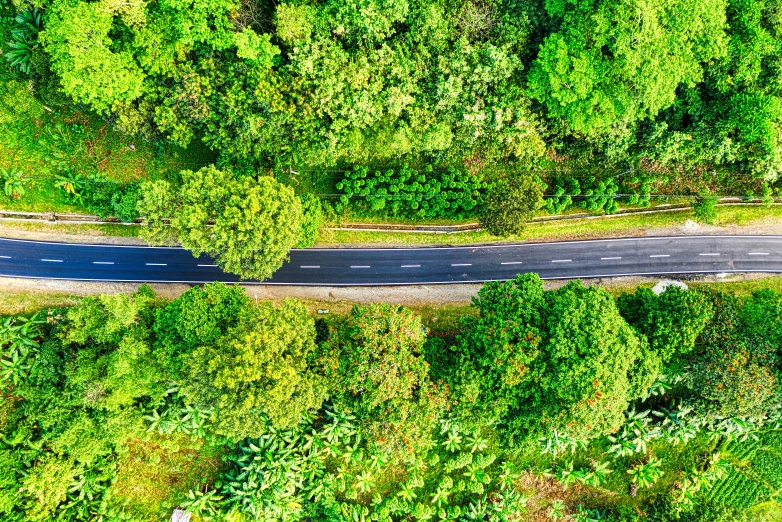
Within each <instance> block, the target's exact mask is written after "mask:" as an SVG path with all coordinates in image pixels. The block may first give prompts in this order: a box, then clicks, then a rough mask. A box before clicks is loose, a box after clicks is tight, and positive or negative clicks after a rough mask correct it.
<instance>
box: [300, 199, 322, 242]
mask: <svg viewBox="0 0 782 522" xmlns="http://www.w3.org/2000/svg"><path fill="white" fill-rule="evenodd" d="M299 199H300V200H301V209H302V218H303V219H302V222H301V232H299V242H298V243H296V248H308V247H311V246H312V245H314V244H315V240H316V239H317V238H318V230H320V227H321V226H323V205H322V204H321V201H320V199H319V198H318V197H317V196H315V195H313V194H301V195H300V196H299Z"/></svg>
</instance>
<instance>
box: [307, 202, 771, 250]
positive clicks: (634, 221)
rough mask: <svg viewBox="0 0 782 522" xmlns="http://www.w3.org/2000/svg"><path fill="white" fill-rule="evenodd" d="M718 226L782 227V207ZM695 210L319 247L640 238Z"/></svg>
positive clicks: (385, 236) (326, 235)
mask: <svg viewBox="0 0 782 522" xmlns="http://www.w3.org/2000/svg"><path fill="white" fill-rule="evenodd" d="M718 215H719V217H718V221H717V222H716V223H715V224H716V225H717V226H728V225H738V226H750V225H774V224H779V223H780V221H779V220H780V219H781V218H782V205H775V206H773V207H771V208H765V207H760V206H751V207H749V206H722V207H718ZM694 219H695V218H694V214H693V212H692V210H690V209H685V210H681V211H676V212H665V213H660V214H640V215H630V216H618V217H613V218H603V219H590V218H583V219H570V220H563V221H552V222H546V223H530V224H529V225H528V226H527V229H526V230H525V231H524V232H523V233H522V234H520V235H518V236H512V237H507V238H500V237H496V236H492V235H491V234H489V233H488V232H483V231H477V232H460V233H454V234H425V233H410V232H367V231H360V230H321V232H320V235H319V237H318V242H317V246H334V245H374V246H378V245H380V246H404V245H416V246H424V245H466V244H481V243H493V242H518V241H554V240H559V241H561V240H576V239H596V238H601V237H618V236H639V235H645V234H646V233H647V232H648V231H649V230H650V229H658V228H659V229H663V228H670V227H677V226H682V225H684V223H685V222H686V221H687V220H694Z"/></svg>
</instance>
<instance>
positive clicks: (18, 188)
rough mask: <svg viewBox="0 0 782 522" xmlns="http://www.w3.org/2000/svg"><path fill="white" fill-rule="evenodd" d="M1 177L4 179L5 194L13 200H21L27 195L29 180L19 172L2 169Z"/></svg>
mask: <svg viewBox="0 0 782 522" xmlns="http://www.w3.org/2000/svg"><path fill="white" fill-rule="evenodd" d="M0 177H2V178H3V192H4V193H5V195H6V196H8V197H9V198H11V199H20V198H21V197H22V196H24V194H25V188H24V186H25V183H26V182H27V179H26V178H25V177H24V174H23V173H22V172H21V171H18V170H6V169H0Z"/></svg>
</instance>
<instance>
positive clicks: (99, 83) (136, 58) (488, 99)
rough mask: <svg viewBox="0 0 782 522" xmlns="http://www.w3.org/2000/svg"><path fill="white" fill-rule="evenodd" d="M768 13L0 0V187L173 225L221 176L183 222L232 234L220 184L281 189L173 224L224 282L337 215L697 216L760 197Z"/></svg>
mask: <svg viewBox="0 0 782 522" xmlns="http://www.w3.org/2000/svg"><path fill="white" fill-rule="evenodd" d="M779 17H780V15H779V10H778V9H777V7H776V4H775V3H774V2H770V1H766V0H750V1H745V0H709V1H708V2H703V1H694V0H693V1H687V2H677V3H676V5H675V6H672V7H671V6H667V4H666V5H663V4H662V3H660V2H657V3H654V2H653V3H651V4H644V6H639V5H635V4H632V5H631V4H629V3H621V2H620V3H618V4H617V3H616V2H612V1H607V0H606V1H602V0H601V1H594V2H587V3H583V2H582V3H578V2H570V1H563V2H559V3H556V2H555V3H550V2H548V3H545V2H542V1H533V2H516V1H511V0H453V1H451V0H448V1H441V0H415V1H412V0H393V1H380V0H361V1H360V2H342V1H327V0H323V1H302V2H299V1H286V2H281V3H275V2H264V1H255V0H250V1H243V2H239V1H236V0H220V1H219V2H218V3H216V4H214V3H213V4H209V6H206V5H201V4H199V3H198V2H196V3H194V4H187V5H184V4H179V3H176V2H173V3H172V2H163V3H159V2H158V3H146V2H141V3H135V4H132V5H124V4H123V5H115V4H113V3H110V2H108V3H107V2H83V1H75V2H72V1H66V0H47V1H45V2H43V3H40V2H38V3H34V4H30V3H27V2H24V1H22V0H8V1H6V2H4V4H3V7H2V16H1V17H0V40H2V42H3V44H2V45H3V55H4V57H5V58H6V60H5V62H6V63H5V66H4V67H2V72H1V73H0V91H1V92H2V94H3V96H2V102H0V123H2V125H0V127H2V130H0V169H2V170H0V178H2V179H0V183H1V184H2V199H3V202H2V205H3V206H4V207H5V208H11V209H26V210H37V211H44V212H46V211H59V212H67V211H77V210H80V211H88V212H91V213H97V214H99V215H101V216H106V215H114V216H116V217H118V218H119V219H121V220H122V221H132V220H134V219H136V218H138V217H140V216H142V217H147V218H151V219H153V220H156V222H157V223H158V224H163V223H168V220H171V222H172V223H184V222H185V221H188V219H189V218H186V217H185V216H192V215H193V214H192V212H193V211H194V207H192V206H190V203H188V201H195V200H199V199H201V198H202V197H203V198H205V197H206V194H208V193H209V191H210V190H211V189H212V188H216V187H217V185H216V183H215V181H214V180H216V179H220V185H219V189H220V190H221V191H222V195H218V194H215V195H214V197H215V198H217V199H218V200H219V201H217V200H215V201H213V202H210V204H209V205H205V204H204V201H205V199H204V201H200V202H199V203H200V204H201V210H203V211H204V212H203V213H202V214H200V215H199V218H198V220H195V221H193V223H209V222H212V221H215V222H224V223H229V222H230V223H231V224H232V226H236V227H238V228H245V229H247V230H249V229H254V228H256V225H255V224H253V223H252V222H251V218H250V217H249V214H250V213H245V214H244V215H241V214H240V215H232V214H230V212H231V209H232V208H235V207H234V206H232V205H231V204H230V200H231V198H241V197H244V196H247V194H249V193H250V192H253V191H255V192H254V193H256V194H257V196H256V197H255V198H254V201H255V202H256V203H257V205H258V208H273V207H274V206H275V205H276V201H277V200H278V199H279V197H282V194H295V196H296V197H287V196H286V197H284V198H282V199H281V201H285V202H286V203H285V205H286V206H290V208H288V209H282V208H280V209H279V210H280V211H279V212H277V211H274V212H272V214H274V215H275V216H278V218H279V219H280V220H281V221H280V224H279V226H277V227H271V228H268V229H267V230H265V232H263V233H260V232H259V234H258V235H257V236H256V237H255V238H253V239H252V240H249V241H245V239H246V238H245V237H244V236H243V235H242V234H241V233H233V232H230V233H228V234H227V235H220V233H219V227H216V228H215V231H216V233H217V235H215V237H211V238H203V240H200V239H199V240H196V239H195V235H194V232H193V230H185V229H184V228H182V227H176V226H175V227H172V228H171V230H170V232H172V234H173V236H174V237H175V238H177V239H179V240H180V241H181V242H182V243H183V244H186V246H188V248H193V249H194V251H199V252H200V251H205V252H209V253H211V254H213V255H215V257H217V258H218V263H219V264H220V265H221V266H222V267H223V268H224V269H226V270H228V271H233V272H235V273H237V272H241V273H240V274H239V275H242V276H244V277H253V276H256V277H258V276H262V275H268V274H269V273H270V271H271V270H273V269H274V267H276V266H279V264H280V262H281V260H282V258H283V257H284V253H283V252H285V251H286V250H287V249H288V248H290V247H293V246H308V245H311V244H313V242H314V241H315V240H316V237H317V230H318V229H319V228H320V227H321V226H322V225H323V223H333V222H338V221H343V222H347V221H350V220H356V219H360V220H365V219H369V220H381V221H389V220H390V221H396V220H398V221H401V222H408V223H409V222H422V221H431V220H435V221H448V222H456V223H458V222H464V221H474V220H480V221H481V222H482V223H483V225H484V228H485V229H486V230H488V231H490V232H491V233H492V234H493V235H495V236H501V237H516V238H518V237H520V236H521V234H523V232H524V229H525V226H526V223H527V222H528V221H529V220H530V218H531V217H533V216H534V215H536V214H540V213H553V214H560V213H567V212H570V211H572V210H573V209H579V210H582V211H587V212H590V213H595V214H603V213H608V214H610V213H613V212H615V211H616V210H617V209H619V208H625V207H640V208H643V207H646V206H649V205H650V204H651V203H652V202H660V201H670V200H677V201H689V202H691V203H692V205H693V211H694V213H695V216H696V217H697V218H698V220H700V221H702V222H704V223H710V222H714V221H715V220H716V219H718V213H717V212H715V209H714V200H715V198H716V197H718V196H735V197H741V198H747V199H752V198H755V199H760V200H761V201H762V202H763V203H764V204H766V205H768V204H770V203H771V202H773V201H774V200H775V198H777V197H778V196H779V188H780V187H778V186H777V183H776V182H777V177H778V172H779V171H780V169H781V168H782V156H781V155H780V152H779V150H780V133H779V128H780V121H781V118H782V99H781V98H780V96H782V94H780V92H779V89H778V85H779V68H778V67H777V66H776V65H775V64H776V61H775V57H776V56H778V55H779V54H780V41H781V40H780V37H779V34H778V31H779V26H780V25H779V19H780V18H779ZM693 28H697V30H694V29H693ZM251 185H252V186H251ZM164 187H167V188H165V190H164ZM261 187H264V188H261ZM248 191H250V192H248ZM186 193H188V194H186ZM174 194H176V195H177V197H173V195H174ZM164 196H165V197H164ZM278 196H279V197H278ZM296 215H300V218H299V219H298V220H297V219H295V218H294V217H292V216H296ZM270 216H271V214H270ZM281 216H288V217H286V218H284V219H283V218H282V217H281ZM278 218H277V217H276V218H274V219H278ZM229 229H230V230H234V231H235V230H237V228H230V227H229ZM223 230H226V229H223ZM284 231H289V232H290V233H283V232H284ZM157 232H160V230H159V229H158V230H157ZM157 235H159V234H157ZM155 236H156V233H151V234H150V235H149V236H148V239H150V240H153V241H155V240H157V241H159V240H161V238H160V237H155ZM334 237H338V236H334ZM243 244H247V245H253V246H249V247H247V248H243V247H242V245H243ZM259 244H263V245H264V246H263V248H261V249H260V251H262V252H263V253H262V254H261V255H260V256H259V255H255V254H253V253H252V252H256V251H258V250H259V249H258V248H257V247H258V245H259ZM260 258H263V259H260ZM238 266H241V267H250V268H249V269H247V270H237V268H236V267H238Z"/></svg>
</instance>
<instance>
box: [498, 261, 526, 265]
mask: <svg viewBox="0 0 782 522" xmlns="http://www.w3.org/2000/svg"><path fill="white" fill-rule="evenodd" d="M500 264H501V265H521V264H523V263H522V262H521V261H507V262H505V263H500Z"/></svg>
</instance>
